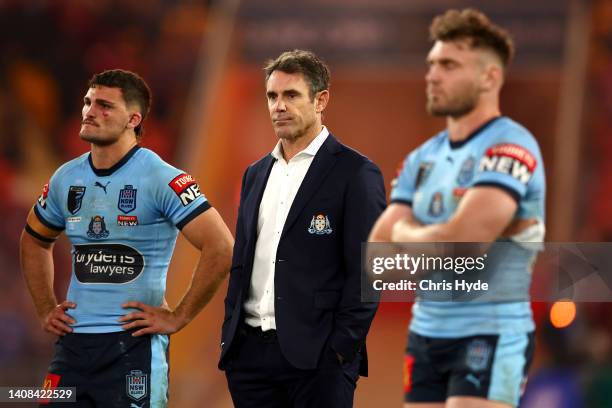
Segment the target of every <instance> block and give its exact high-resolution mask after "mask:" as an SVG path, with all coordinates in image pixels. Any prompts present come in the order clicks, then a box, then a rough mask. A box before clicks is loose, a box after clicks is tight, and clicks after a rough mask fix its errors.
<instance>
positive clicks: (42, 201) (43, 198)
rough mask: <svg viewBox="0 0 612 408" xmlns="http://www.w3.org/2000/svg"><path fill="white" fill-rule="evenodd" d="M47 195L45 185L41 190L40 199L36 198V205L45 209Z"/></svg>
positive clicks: (47, 189)
mask: <svg viewBox="0 0 612 408" xmlns="http://www.w3.org/2000/svg"><path fill="white" fill-rule="evenodd" d="M48 195H49V183H47V184H45V185H44V186H43V189H42V193H41V194H40V197H38V204H40V206H41V207H42V208H43V210H44V209H46V208H47V196H48Z"/></svg>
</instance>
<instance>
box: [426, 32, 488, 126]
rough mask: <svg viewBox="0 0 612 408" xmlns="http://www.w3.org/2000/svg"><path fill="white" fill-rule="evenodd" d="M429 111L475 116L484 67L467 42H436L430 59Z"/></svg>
mask: <svg viewBox="0 0 612 408" xmlns="http://www.w3.org/2000/svg"><path fill="white" fill-rule="evenodd" d="M427 63H428V65H429V69H428V70H427V75H426V76H425V81H426V82H427V111H428V112H429V113H430V114H432V115H434V116H452V117H460V116H463V115H465V114H467V113H469V112H471V111H472V110H473V109H474V108H475V107H476V105H477V103H478V98H479V96H480V92H481V87H480V78H481V73H482V70H483V64H482V63H481V61H480V59H479V54H478V50H474V49H472V48H471V47H470V45H469V43H468V42H467V40H458V41H449V42H442V41H436V43H435V44H434V46H433V47H432V49H431V51H429V55H428V56H427Z"/></svg>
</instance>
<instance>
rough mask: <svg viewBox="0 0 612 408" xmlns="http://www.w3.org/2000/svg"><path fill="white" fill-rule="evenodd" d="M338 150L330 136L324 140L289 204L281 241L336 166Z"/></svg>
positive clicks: (335, 141)
mask: <svg viewBox="0 0 612 408" xmlns="http://www.w3.org/2000/svg"><path fill="white" fill-rule="evenodd" d="M339 150H340V143H338V141H337V140H336V139H335V138H334V137H333V136H332V135H331V134H330V135H329V136H328V137H327V139H325V142H324V143H323V145H322V146H321V148H320V149H319V151H318V152H317V154H316V155H315V157H314V159H313V160H312V163H311V164H310V167H309V168H308V172H306V176H305V177H304V181H302V185H301V186H300V188H299V189H298V192H297V194H296V195H295V199H294V200H293V203H292V204H291V208H290V209H289V214H288V215H287V220H286V221H285V225H284V227H283V233H282V234H281V239H282V238H283V237H284V235H285V233H286V232H287V230H289V228H291V226H292V225H293V223H294V222H295V221H296V220H297V217H298V215H299V214H300V212H301V211H302V209H303V208H304V206H305V205H306V203H307V202H308V200H309V199H310V197H312V195H313V194H314V193H316V192H317V189H318V188H319V186H320V185H321V183H322V182H323V180H325V177H326V176H327V174H328V173H329V171H330V170H331V169H332V167H333V166H334V164H336V153H337V152H338V151H339ZM313 215H314V214H313Z"/></svg>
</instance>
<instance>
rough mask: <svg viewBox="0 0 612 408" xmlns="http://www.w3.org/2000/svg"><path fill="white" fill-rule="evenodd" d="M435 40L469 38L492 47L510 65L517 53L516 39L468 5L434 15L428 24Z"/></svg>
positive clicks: (506, 64)
mask: <svg viewBox="0 0 612 408" xmlns="http://www.w3.org/2000/svg"><path fill="white" fill-rule="evenodd" d="M429 34H430V38H431V40H432V41H443V42H446V41H455V40H463V39H467V40H468V41H470V45H471V46H472V47H474V48H486V49H488V50H491V51H493V52H494V53H495V54H496V55H497V56H498V57H499V59H500V60H501V62H502V64H503V66H504V67H507V66H508V64H509V63H510V61H512V57H513V56H514V42H513V41H512V38H511V37H510V34H508V32H507V31H506V30H504V29H503V28H501V27H499V26H497V25H495V24H493V23H492V22H491V20H489V18H488V17H487V16H486V15H485V14H484V13H482V12H480V11H478V10H475V9H472V8H467V9H463V10H461V11H459V10H448V11H446V12H445V13H444V14H441V15H439V16H437V17H435V18H434V19H433V21H432V22H431V26H430V27H429Z"/></svg>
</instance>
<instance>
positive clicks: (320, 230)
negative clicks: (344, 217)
mask: <svg viewBox="0 0 612 408" xmlns="http://www.w3.org/2000/svg"><path fill="white" fill-rule="evenodd" d="M332 231H333V230H332V228H331V224H330V223H329V218H327V215H323V214H317V215H314V216H313V217H312V220H311V221H310V227H308V232H310V233H311V234H315V235H328V234H331V233H332Z"/></svg>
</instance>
